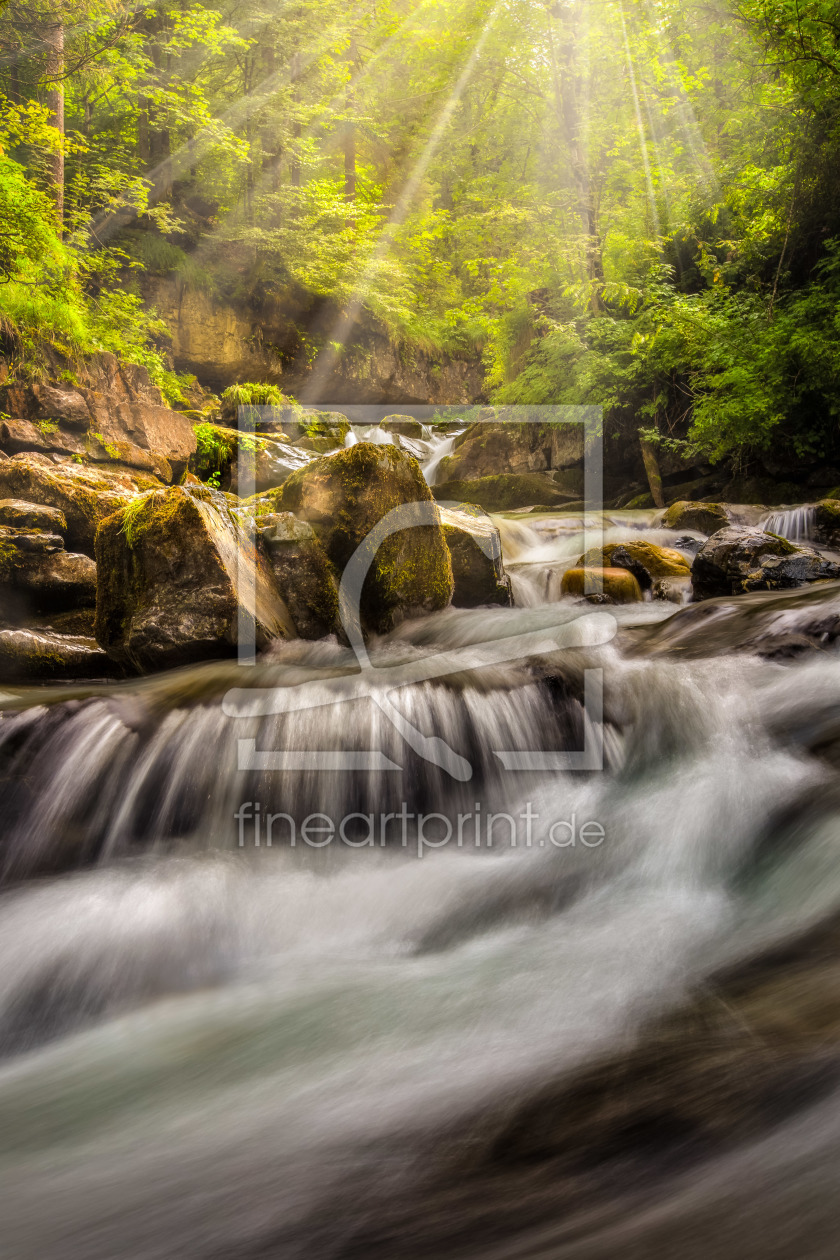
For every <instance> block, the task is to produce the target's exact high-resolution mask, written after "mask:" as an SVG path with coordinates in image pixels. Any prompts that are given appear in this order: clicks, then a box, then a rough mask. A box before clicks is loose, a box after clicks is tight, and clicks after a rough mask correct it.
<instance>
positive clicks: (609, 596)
mask: <svg viewBox="0 0 840 1260" xmlns="http://www.w3.org/2000/svg"><path fill="white" fill-rule="evenodd" d="M599 588H600V589H599ZM560 589H561V593H562V594H563V595H576V596H585V597H586V598H590V597H597V596H601V595H604V596H606V600H605V601H599V602H607V601H609V602H610V603H614V604H634V603H638V602H639V601H640V600H641V599H642V588H641V587H640V586H639V583H638V581H637V580H636V578H635V577H634V575H633V574H632V573H630V572H629V571H628V570H627V569H622V568H604V567H590V568H585V569H568V570H567V571H566V572H565V573H564V574H563V582H562V586H561V588H560Z"/></svg>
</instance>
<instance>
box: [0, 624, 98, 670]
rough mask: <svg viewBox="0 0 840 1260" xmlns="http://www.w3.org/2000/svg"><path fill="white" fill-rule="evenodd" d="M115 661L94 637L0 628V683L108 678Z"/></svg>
mask: <svg viewBox="0 0 840 1260" xmlns="http://www.w3.org/2000/svg"><path fill="white" fill-rule="evenodd" d="M114 674H115V669H114V663H113V661H111V660H109V658H108V655H107V653H106V652H103V650H102V648H101V647H100V646H99V644H98V643H97V642H96V640H95V639H93V638H88V637H86V636H85V637H83V636H77V635H66V634H55V633H52V632H50V631H44V630H0V682H18V681H20V682H49V681H52V680H54V679H65V678H111V677H113V676H114Z"/></svg>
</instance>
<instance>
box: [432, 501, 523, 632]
mask: <svg viewBox="0 0 840 1260" xmlns="http://www.w3.org/2000/svg"><path fill="white" fill-rule="evenodd" d="M438 512H439V514H440V519H441V523H442V525H443V536H444V538H445V539H446V545H447V546H448V548H449V554H450V556H451V557H452V575H453V579H454V582H455V591H454V594H453V596H452V603H453V604H454V606H455V607H456V608H480V607H482V606H484V605H486V604H501V605H502V606H503V607H505V608H508V607H510V605H511V604H512V602H513V597H512V594H511V587H510V578H509V577H508V576H507V574H506V573H505V567H504V564H503V562H502V542H501V537H500V535H499V531H498V529H497V528H496V526H495V525H494V524H493V522H492V521H491V520H490V518H489V516H488V515H487V514H486V512H484V511H482V509H481V508H479V507H476V506H474V505H473V504H470V503H462V504H460V505H459V506H458V507H457V508H438Z"/></svg>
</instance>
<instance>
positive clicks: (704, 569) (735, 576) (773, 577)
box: [691, 527, 840, 600]
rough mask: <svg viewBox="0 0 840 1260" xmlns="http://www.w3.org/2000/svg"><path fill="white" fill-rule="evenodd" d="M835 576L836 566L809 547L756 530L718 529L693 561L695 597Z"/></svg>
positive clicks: (839, 569)
mask: <svg viewBox="0 0 840 1260" xmlns="http://www.w3.org/2000/svg"><path fill="white" fill-rule="evenodd" d="M837 577H840V565H837V564H834V563H833V562H832V561H829V560H825V559H824V558H823V557H822V556H821V555H820V553H819V552H818V551H816V550H815V549H814V548H813V547H805V546H801V545H800V544H797V543H792V542H788V541H787V539H785V538H779V537H778V536H777V535H776V534H768V533H765V532H764V531H763V530H761V529H743V528H734V527H732V528H728V529H722V530H719V531H718V533H717V534H713V535H712V537H711V538H710V539H708V541H707V542H706V543H704V545H703V546H702V547H701V548H700V550H699V551H698V553H697V555H696V556H695V557H694V563H693V565H692V568H691V579H692V584H693V587H694V598H695V599H697V600H701V599H710V598H713V597H714V596H717V595H742V594H745V593H746V592H748V591H778V590H785V589H790V588H792V587H797V586H804V585H806V584H807V583H808V582H819V581H823V580H825V579H828V578H837Z"/></svg>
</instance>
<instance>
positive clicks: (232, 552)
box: [96, 486, 295, 670]
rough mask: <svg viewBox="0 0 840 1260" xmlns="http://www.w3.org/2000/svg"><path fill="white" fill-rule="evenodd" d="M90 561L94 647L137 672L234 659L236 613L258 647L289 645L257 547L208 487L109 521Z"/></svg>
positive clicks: (289, 629) (156, 498)
mask: <svg viewBox="0 0 840 1260" xmlns="http://www.w3.org/2000/svg"><path fill="white" fill-rule="evenodd" d="M96 557H97V564H98V567H99V586H98V591H97V599H96V638H97V640H98V642H99V643H100V645H101V646H102V647H104V648H105V649H106V651H107V652H108V653H109V655H110V656H112V657H113V659H114V660H116V661H119V662H121V663H122V662H125V663H126V664H128V665H131V666H133V667H134V668H135V669H140V670H153V669H167V668H171V667H172V666H176V665H182V664H186V663H188V662H190V661H196V660H202V659H208V658H214V657H223V656H230V655H232V654H233V653H234V652H235V650H236V645H237V641H238V635H239V617H240V610H241V609H244V610H245V612H246V613H251V612H252V613H253V614H254V620H255V636H256V644H257V646H258V647H264V646H265V645H266V644H267V643H268V642H269V641H270V640H271V639H273V638H293V637H294V635H295V630H294V626H293V623H292V620H291V617H290V614H289V610H288V608H287V607H286V605H285V604H284V602H283V600H282V599H281V597H280V594H279V592H278V590H277V585H276V582H275V580H274V576H273V573H272V571H271V568H270V566H269V564H268V560H267V557H266V555H265V552H264V550H263V546H262V543H261V541H260V540H259V539H258V540H257V542H256V544H252V543H251V542H250V541H249V539H248V537H247V532H246V531H244V530H243V529H242V528H241V527H240V526H239V524H238V523H237V521H236V520H235V519H234V517H233V516H232V514H231V512H230V509H229V506H228V503H227V501H226V499H225V497H224V495H222V494H219V493H218V492H214V491H211V490H210V489H208V487H206V486H202V487H200V488H198V487H193V486H174V487H172V488H170V489H165V490H164V489H161V490H155V491H152V492H150V493H149V494H147V495H145V496H143V498H142V499H138V500H136V502H134V503H132V504H131V505H130V506H129V507H128V508H124V509H122V510H121V511H119V512H117V513H115V514H114V515H113V516H111V517H109V518H108V519H107V520H106V521H105V522H104V523H103V524H102V526H101V527H100V529H99V531H98V533H97V535H96ZM252 593H253V607H252V606H251V604H252Z"/></svg>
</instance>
